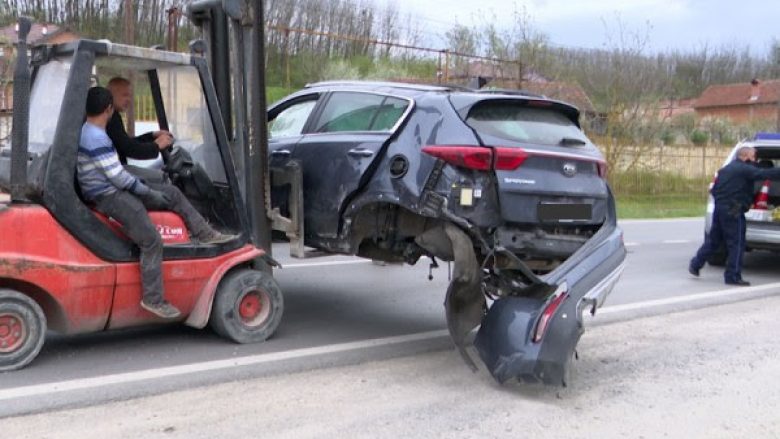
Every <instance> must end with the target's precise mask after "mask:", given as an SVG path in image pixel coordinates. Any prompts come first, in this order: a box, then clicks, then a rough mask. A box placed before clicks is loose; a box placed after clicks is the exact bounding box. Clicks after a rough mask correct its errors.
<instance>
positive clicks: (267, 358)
mask: <svg viewBox="0 0 780 439" xmlns="http://www.w3.org/2000/svg"><path fill="white" fill-rule="evenodd" d="M341 262H353V263H354V262H359V261H341ZM772 289H778V290H780V282H775V283H771V284H764V285H756V286H752V287H736V288H728V289H724V290H718V291H709V292H704V293H697V294H690V295H687V296H679V297H670V298H665V299H656V300H647V301H644V302H635V303H627V304H624V305H613V306H606V307H603V308H601V309H599V310H598V311H597V312H596V315H597V316H598V315H602V314H615V313H619V312H625V311H633V310H638V309H648V308H655V307H661V306H666V305H672V304H681V303H690V302H695V301H697V300H703V299H714V298H719V297H729V296H733V297H737V296H743V295H749V294H751V293H756V292H761V291H767V290H772ZM448 334H449V333H448V331H447V330H444V329H442V330H437V331H429V332H421V333H417V334H408V335H401V336H395V337H385V338H377V339H371V340H362V341H355V342H348V343H339V344H334V345H327V346H318V347H313V348H305V349H296V350H291V351H284V352H274V353H269V354H257V355H249V356H246V357H239V358H230V359H224V360H214V361H206V362H202V363H191V364H184V365H180V366H170V367H162V368H156V369H147V370H140V371H135V372H126V373H119V374H113V375H105V376H98V377H92V378H78V379H73V380H68V381H59V382H53V383H45V384H36V385H31V386H22V387H15V388H10V389H5V390H0V401H6V400H10V399H15V398H25V397H34V396H42V395H50V394H56V393H62V392H69V391H74V390H88V389H95V388H100V387H105V386H110V385H117V384H130V383H136V382H141V381H146V380H152V379H159V378H166V377H173V376H181V375H188V374H193V373H198V372H211V371H218V370H224V369H231V368H235V367H242V366H252V365H259V364H266V363H271V362H274V361H283V360H290V359H296V358H304V357H308V356H313V355H323V354H333V353H339V352H347V351H354V350H359V349H367V348H374V347H382V346H392V345H397V344H402V343H407V342H414V341H421V340H428V339H432V338H438V337H446V336H448Z"/></svg>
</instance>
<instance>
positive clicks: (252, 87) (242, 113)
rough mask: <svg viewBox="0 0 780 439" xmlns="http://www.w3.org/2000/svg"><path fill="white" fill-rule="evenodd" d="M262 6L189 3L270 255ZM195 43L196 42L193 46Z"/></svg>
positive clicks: (259, 239)
mask: <svg viewBox="0 0 780 439" xmlns="http://www.w3.org/2000/svg"><path fill="white" fill-rule="evenodd" d="M263 12H264V11H263V1H262V0H252V1H249V0H197V1H194V2H192V3H191V4H190V5H189V7H188V8H187V16H188V18H189V19H190V21H191V22H192V23H193V24H195V25H196V26H197V27H199V28H200V29H201V32H202V34H203V38H204V40H205V42H206V49H205V56H206V59H207V61H208V64H209V69H210V70H211V74H212V78H213V81H214V88H215V89H216V93H217V99H218V100H219V104H220V108H221V111H222V118H223V120H224V122H225V129H226V131H227V133H228V138H229V140H230V142H231V146H232V150H233V151H232V152H233V157H234V160H235V166H236V174H237V175H238V178H239V182H240V183H241V193H242V195H243V197H244V200H245V202H246V203H245V204H246V206H247V210H248V212H247V214H248V217H249V222H250V225H251V229H252V235H253V240H254V242H255V244H256V245H257V246H258V247H261V248H263V249H264V250H265V251H266V253H267V254H268V255H269V256H270V255H271V221H270V219H269V218H268V212H270V199H271V194H270V188H269V185H270V177H269V170H268V133H267V120H266V118H267V116H266V106H267V105H266V99H265V45H264V42H265V36H264V28H263V23H264V18H263ZM196 46H197V45H192V44H191V48H194V47H196ZM247 121H248V123H247ZM258 263H259V265H258V266H257V267H256V268H262V269H264V270H270V267H268V266H267V265H266V264H265V262H263V261H258ZM256 265H257V264H256Z"/></svg>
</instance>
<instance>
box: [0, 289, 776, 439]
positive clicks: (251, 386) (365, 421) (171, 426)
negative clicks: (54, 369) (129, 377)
mask: <svg viewBox="0 0 780 439" xmlns="http://www.w3.org/2000/svg"><path fill="white" fill-rule="evenodd" d="M777 310H780V296H771V297H766V298H762V299H757V300H751V301H746V302H739V303H734V304H729V305H723V306H718V307H711V308H704V309H699V310H695V311H687V312H680V313H675V314H670V315H666V316H656V317H649V318H644V319H638V320H633V321H628V322H620V323H614V324H608V325H601V326H596V327H592V328H590V329H589V330H588V331H587V332H586V333H585V335H584V337H583V339H582V340H581V342H580V346H579V353H580V359H579V361H577V362H576V364H575V373H574V375H573V383H572V385H571V386H570V387H568V388H549V387H543V386H528V385H519V384H509V385H505V386H498V385H497V384H495V382H494V381H493V380H492V378H490V377H489V375H488V374H487V372H485V371H484V370H481V371H480V372H479V373H477V374H472V373H471V372H470V371H469V369H468V368H467V367H466V366H465V365H464V364H463V363H462V361H461V360H460V357H459V356H458V354H457V353H456V352H454V351H446V352H437V353H430V354H424V355H417V356H414V357H406V358H398V359H393V360H387V361H379V362H372V363H366V364H362V365H356V366H349V367H339V368H332V369H319V370H312V371H308V372H303V373H296V374H289V375H278V376H272V377H264V378H258V379H253V380H247V381H240V382H232V383H225V384H219V385H214V386H208V387H203V388H194V389H189V390H184V391H177V392H173V393H168V394H163V395H157V396H152V397H146V398H140V399H135V400H129V401H116V402H111V403H108V404H103V405H99V406H93V407H85V408H79V409H70V410H63V411H57V412H50V413H42V414H37V415H31V416H23V417H15V418H6V419H2V420H0V432H2V436H3V437H13V438H17V439H19V438H36V439H41V438H57V439H66V438H79V439H90V438H96V439H97V438H101V439H103V438H140V437H144V438H216V437H219V438H248V437H267V438H333V437H349V438H364V437H365V438H399V437H415V438H518V437H529V438H618V437H619V438H663V437H669V438H743V437H744V438H751V439H753V438H780V382H779V381H780V337H778V334H780V321H778V319H777ZM149 385H153V384H149Z"/></svg>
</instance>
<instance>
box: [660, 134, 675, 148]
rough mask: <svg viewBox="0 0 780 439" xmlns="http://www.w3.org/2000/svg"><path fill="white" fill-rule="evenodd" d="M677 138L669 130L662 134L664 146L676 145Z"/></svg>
mask: <svg viewBox="0 0 780 439" xmlns="http://www.w3.org/2000/svg"><path fill="white" fill-rule="evenodd" d="M675 137H676V136H675V135H674V133H673V132H671V131H668V130H664V131H663V132H662V133H661V142H663V143H664V145H666V146H669V145H674V140H675Z"/></svg>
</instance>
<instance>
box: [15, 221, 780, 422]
mask: <svg viewBox="0 0 780 439" xmlns="http://www.w3.org/2000/svg"><path fill="white" fill-rule="evenodd" d="M702 224H703V220H702V219H694V220H661V221H627V222H624V223H621V225H622V227H623V229H624V231H625V242H626V246H627V247H628V249H629V256H628V267H627V268H626V270H625V272H624V274H623V277H622V279H621V281H620V282H619V283H618V285H617V286H616V288H615V290H614V291H613V293H612V295H611V296H610V297H609V299H608V300H607V302H606V305H605V307H604V308H603V309H602V310H601V312H600V315H597V316H596V319H595V320H594V321H593V322H592V324H599V323H607V322H610V321H614V320H627V319H632V318H635V317H637V316H641V315H651V314H659V313H666V312H669V311H672V310H680V309H685V308H696V307H701V306H703V305H705V304H712V303H722V302H728V301H735V300H743V299H746V298H751V297H758V296H764V295H772V294H776V293H777V292H778V291H780V283H778V282H780V276H778V275H777V274H776V268H775V267H776V264H777V261H778V260H777V259H776V258H775V257H774V255H771V254H759V253H755V254H749V255H747V257H746V262H745V265H746V267H745V268H746V269H745V278H746V279H748V280H750V281H752V282H753V284H754V285H755V286H754V287H750V288H742V289H739V288H727V286H726V285H724V284H723V283H722V271H721V270H720V269H712V268H705V269H704V270H703V272H702V276H701V278H697V279H696V278H692V277H691V276H690V275H689V274H688V273H687V271H686V267H687V262H688V260H689V259H690V257H691V256H692V254H693V253H694V252H695V250H696V248H697V247H698V245H699V244H700V243H701V238H702ZM284 250H285V249H284V247H283V246H279V247H276V248H275V256H276V257H277V258H278V259H280V260H281V262H282V264H283V265H284V266H285V268H284V269H282V270H278V271H277V273H276V276H277V279H278V281H279V283H280V285H281V286H282V290H283V292H284V294H285V315H284V318H283V321H282V324H281V325H280V327H279V330H278V331H277V333H276V335H275V336H274V337H273V338H272V339H271V340H269V341H267V342H265V343H262V344H256V345H236V344H232V343H229V342H226V341H224V340H222V339H220V338H219V337H217V336H216V335H214V334H213V333H211V332H210V331H208V330H203V331H199V330H194V329H190V328H186V327H182V326H178V325H174V326H166V327H152V328H144V329H134V330H124V331H114V332H109V333H103V334H97V335H84V336H73V337H61V336H51V337H50V338H49V339H48V340H47V344H46V345H45V346H44V349H43V351H42V352H41V354H40V356H39V357H38V358H37V359H36V361H35V362H34V363H33V364H32V365H30V366H29V367H28V368H26V369H24V370H21V371H15V372H10V373H5V374H0V417H2V416H9V415H14V414H22V413H31V412H37V411H45V410H50V409H53V408H59V407H67V406H73V405H85V404H94V403H98V402H103V401H107V400H117V399H128V398H133V397H138V396H144V395H149V394H157V393H163V392H167V391H172V390H179V389H186V388H191V387H194V386H201V385H206V384H214V383H220V382H225V381H231V380H237V379H246V378H253V377H260V376H267V375H274V374H281V373H289V372H297V371H306V370H312V369H319V368H322V367H325V366H335V365H346V364H356V363H362V362H365V361H371V360H380V359H385V358H392V357H399V356H404V355H411V354H415V353H420V352H426V351H432V350H442V349H446V348H448V347H450V346H451V343H450V341H449V338H448V337H447V335H446V331H445V320H444V313H443V307H442V302H443V298H444V292H445V290H446V286H447V283H448V281H447V267H446V265H443V266H442V267H441V268H439V269H438V270H434V272H433V274H434V280H433V281H429V280H428V279H427V276H428V271H429V270H428V266H427V264H425V262H426V261H425V260H421V261H420V262H419V263H418V265H417V266H415V267H408V266H394V265H388V266H378V265H375V264H372V263H371V262H369V261H365V260H360V259H356V258H348V257H324V258H315V259H307V260H291V259H290V258H287V257H285V256H284V255H283V251H284ZM455 361H459V360H455ZM464 367H465V366H464Z"/></svg>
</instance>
